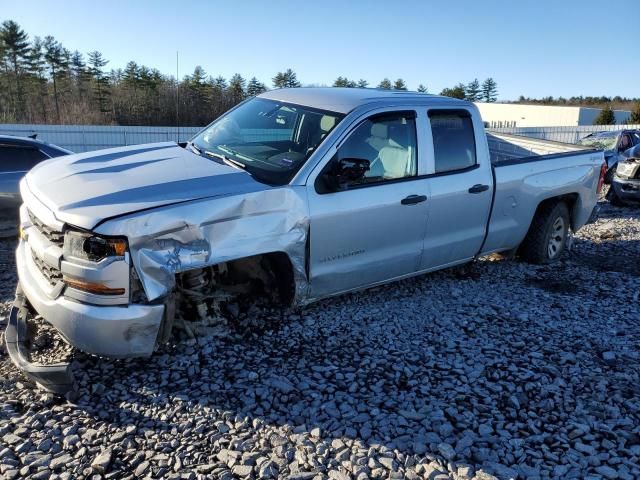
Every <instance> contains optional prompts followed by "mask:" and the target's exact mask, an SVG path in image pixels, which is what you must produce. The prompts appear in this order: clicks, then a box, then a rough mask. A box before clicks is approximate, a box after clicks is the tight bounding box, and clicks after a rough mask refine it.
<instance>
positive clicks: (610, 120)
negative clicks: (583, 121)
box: [593, 106, 616, 125]
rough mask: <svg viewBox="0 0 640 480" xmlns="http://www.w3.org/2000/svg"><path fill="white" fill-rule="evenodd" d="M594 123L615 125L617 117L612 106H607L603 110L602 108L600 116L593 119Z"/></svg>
mask: <svg viewBox="0 0 640 480" xmlns="http://www.w3.org/2000/svg"><path fill="white" fill-rule="evenodd" d="M593 124H594V125H615V124H616V117H615V115H614V114H613V110H611V107H610V106H606V107H604V108H603V109H602V110H600V113H598V116H597V117H596V118H595V120H594V121H593Z"/></svg>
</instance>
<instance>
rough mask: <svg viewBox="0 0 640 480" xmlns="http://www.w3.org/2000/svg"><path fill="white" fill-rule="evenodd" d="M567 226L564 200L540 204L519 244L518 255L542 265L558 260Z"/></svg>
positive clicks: (563, 246) (564, 242) (568, 223)
mask: <svg viewBox="0 0 640 480" xmlns="http://www.w3.org/2000/svg"><path fill="white" fill-rule="evenodd" d="M569 226H570V219H569V209H568V208H567V205H566V204H565V203H564V202H557V203H548V204H544V205H542V206H540V207H539V208H538V211H537V212H536V214H535V216H534V217H533V221H532V222H531V226H530V227H529V231H528V232H527V236H526V237H524V240H523V241H522V244H521V245H520V257H521V258H522V259H523V260H525V261H526V262H529V263H535V264H543V265H544V264H548V263H553V262H556V261H558V259H559V258H560V256H561V255H562V252H563V251H564V249H565V246H566V245H567V236H568V235H569Z"/></svg>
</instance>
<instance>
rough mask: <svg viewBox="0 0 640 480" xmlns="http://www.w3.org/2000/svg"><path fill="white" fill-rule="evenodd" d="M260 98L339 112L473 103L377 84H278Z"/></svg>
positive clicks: (458, 105)
mask: <svg viewBox="0 0 640 480" xmlns="http://www.w3.org/2000/svg"><path fill="white" fill-rule="evenodd" d="M258 97H259V98H265V99H269V100H275V101H279V102H285V103H293V104H296V105H303V106H305V107H311V108H317V109H319V110H328V111H331V112H338V113H343V114H346V113H349V112H351V111H352V110H354V109H356V108H358V107H361V106H364V105H375V104H385V105H388V104H389V103H393V104H404V103H413V104H426V103H428V104H429V105H433V104H442V105H447V106H449V105H450V106H452V107H456V106H457V107H461V106H470V105H473V104H472V103H470V102H467V101H465V100H459V99H456V98H451V97H442V96H438V95H430V94H427V93H418V92H409V91H404V90H385V89H379V88H336V87H303V88H281V89H278V90H270V91H268V92H265V93H263V94H261V95H258Z"/></svg>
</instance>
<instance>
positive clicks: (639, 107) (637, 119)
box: [627, 102, 640, 125]
mask: <svg viewBox="0 0 640 480" xmlns="http://www.w3.org/2000/svg"><path fill="white" fill-rule="evenodd" d="M627 123H629V124H630V125H640V102H636V103H635V105H634V106H633V110H631V115H629V119H628V120H627Z"/></svg>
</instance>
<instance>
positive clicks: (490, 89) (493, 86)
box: [479, 78, 498, 103]
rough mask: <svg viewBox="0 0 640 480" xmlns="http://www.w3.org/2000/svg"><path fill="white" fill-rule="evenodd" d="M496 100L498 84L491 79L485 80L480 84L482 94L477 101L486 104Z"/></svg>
mask: <svg viewBox="0 0 640 480" xmlns="http://www.w3.org/2000/svg"><path fill="white" fill-rule="evenodd" d="M497 99H498V84H497V83H496V81H495V80H494V79H493V78H487V79H486V80H485V81H484V82H482V92H481V96H480V98H479V100H482V101H484V102H487V103H491V102H495V101H496V100H497Z"/></svg>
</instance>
